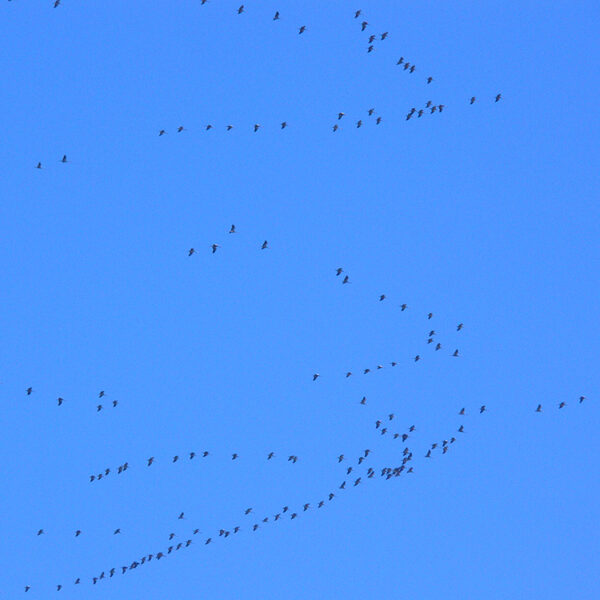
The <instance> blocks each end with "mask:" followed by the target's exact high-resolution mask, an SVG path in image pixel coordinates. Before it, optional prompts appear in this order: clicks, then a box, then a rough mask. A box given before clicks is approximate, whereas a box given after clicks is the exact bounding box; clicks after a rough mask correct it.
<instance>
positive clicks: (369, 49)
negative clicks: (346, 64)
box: [367, 46, 375, 54]
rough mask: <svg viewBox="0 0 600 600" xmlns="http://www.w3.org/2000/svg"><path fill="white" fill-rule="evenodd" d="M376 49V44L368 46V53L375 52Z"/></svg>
mask: <svg viewBox="0 0 600 600" xmlns="http://www.w3.org/2000/svg"><path fill="white" fill-rule="evenodd" d="M374 49H375V46H369V47H368V48H367V54H368V53H369V52H373V50H374Z"/></svg>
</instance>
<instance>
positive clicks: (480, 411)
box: [479, 404, 485, 414]
mask: <svg viewBox="0 0 600 600" xmlns="http://www.w3.org/2000/svg"><path fill="white" fill-rule="evenodd" d="M483 412H485V404H484V405H483V406H482V407H481V408H480V409H479V414H481V413H483Z"/></svg>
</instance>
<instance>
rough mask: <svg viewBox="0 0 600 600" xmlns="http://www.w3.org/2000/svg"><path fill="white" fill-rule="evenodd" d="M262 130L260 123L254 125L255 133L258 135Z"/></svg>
mask: <svg viewBox="0 0 600 600" xmlns="http://www.w3.org/2000/svg"><path fill="white" fill-rule="evenodd" d="M259 129H260V125H259V124H258V123H255V124H254V133H256V132H257V131H258V130H259Z"/></svg>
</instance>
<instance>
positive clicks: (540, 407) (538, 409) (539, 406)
mask: <svg viewBox="0 0 600 600" xmlns="http://www.w3.org/2000/svg"><path fill="white" fill-rule="evenodd" d="M535 412H542V405H541V404H538V405H537V408H536V409H535Z"/></svg>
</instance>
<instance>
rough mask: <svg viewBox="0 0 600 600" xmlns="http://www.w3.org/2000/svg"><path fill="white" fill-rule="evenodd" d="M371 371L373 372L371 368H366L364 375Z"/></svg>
mask: <svg viewBox="0 0 600 600" xmlns="http://www.w3.org/2000/svg"><path fill="white" fill-rule="evenodd" d="M370 372H371V369H365V370H364V371H363V375H366V374H367V373H370Z"/></svg>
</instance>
